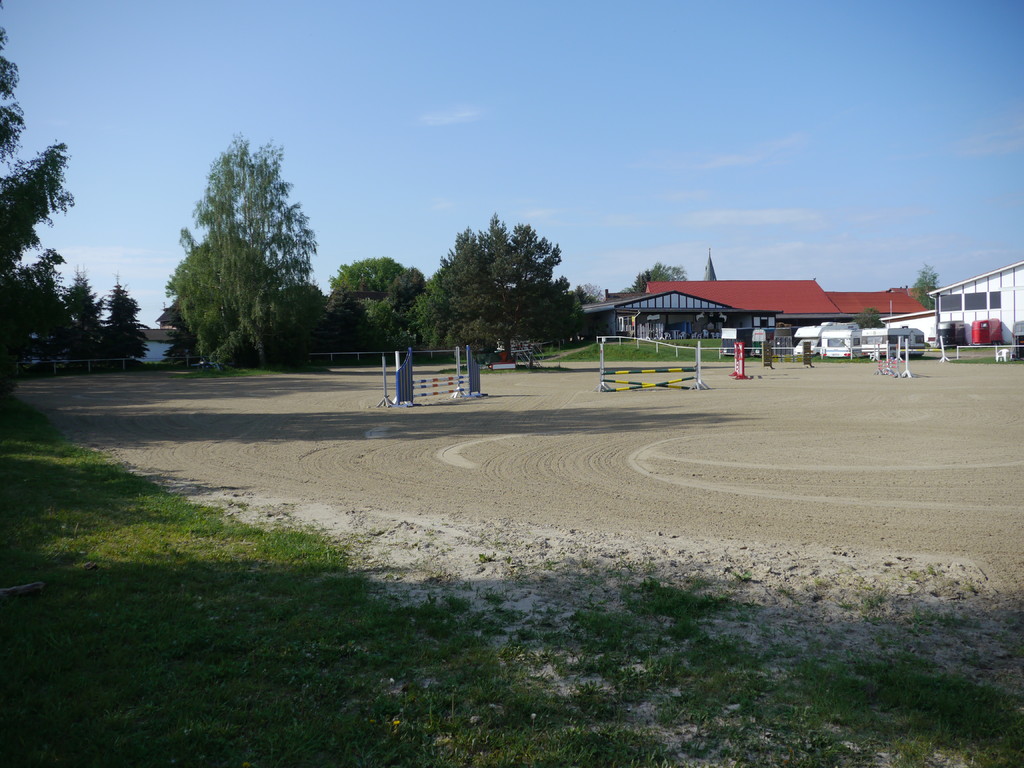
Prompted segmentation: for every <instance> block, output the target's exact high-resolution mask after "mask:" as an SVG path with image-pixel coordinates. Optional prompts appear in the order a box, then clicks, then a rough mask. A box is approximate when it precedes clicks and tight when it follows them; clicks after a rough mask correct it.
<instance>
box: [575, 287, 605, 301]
mask: <svg viewBox="0 0 1024 768" xmlns="http://www.w3.org/2000/svg"><path fill="white" fill-rule="evenodd" d="M575 293H576V299H577V300H578V301H579V303H580V304H597V303H598V302H599V301H604V289H603V288H601V286H599V285H594V284H593V283H584V284H583V285H577V286H576V290H575Z"/></svg>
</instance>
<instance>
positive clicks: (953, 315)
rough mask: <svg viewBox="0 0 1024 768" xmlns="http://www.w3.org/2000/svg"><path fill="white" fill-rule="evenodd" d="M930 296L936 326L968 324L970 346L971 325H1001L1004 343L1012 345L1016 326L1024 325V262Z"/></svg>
mask: <svg viewBox="0 0 1024 768" xmlns="http://www.w3.org/2000/svg"><path fill="white" fill-rule="evenodd" d="M928 295H929V296H933V297H934V298H935V321H936V323H938V324H939V325H940V326H941V324H942V323H948V322H961V323H964V325H965V326H966V332H967V343H968V344H969V343H970V342H971V338H970V333H971V325H972V323H974V322H976V321H980V320H991V321H993V323H992V325H993V327H996V326H997V324H998V327H999V329H1000V330H1001V334H1000V336H1001V338H1002V343H1004V344H1006V343H1012V340H1013V333H1014V325H1015V324H1017V323H1024V261H1018V262H1017V263H1016V264H1010V265H1008V266H1005V267H1001V268H999V269H994V270H992V271H991V272H986V273H985V274H983V275H978V276H976V277H971V278H968V279H967V280H961V281H960V282H959V283H953V284H952V285H947V286H946V287H944V288H939V289H937V290H934V291H929V294H928ZM1017 329H1018V330H1020V329H1021V326H1019V325H1018V326H1017Z"/></svg>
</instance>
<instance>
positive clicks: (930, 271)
mask: <svg viewBox="0 0 1024 768" xmlns="http://www.w3.org/2000/svg"><path fill="white" fill-rule="evenodd" d="M938 287H939V273H938V272H936V271H935V268H934V267H932V266H931V265H930V264H925V265H924V266H923V267H921V270H920V271H919V272H918V273H917V282H915V283H914V284H913V285H912V286H911V287H910V295H911V296H913V297H914V298H915V299H917V300H918V301H919V302H921V304H922V305H923V306H924V307H925V309H935V299H934V298H933V297H931V296H929V295H928V292H929V291H934V290H935V289H936V288H938Z"/></svg>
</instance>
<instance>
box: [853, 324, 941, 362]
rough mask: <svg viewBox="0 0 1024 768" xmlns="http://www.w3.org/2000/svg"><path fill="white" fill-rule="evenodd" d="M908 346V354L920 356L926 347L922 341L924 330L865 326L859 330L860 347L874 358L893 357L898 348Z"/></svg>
mask: <svg viewBox="0 0 1024 768" xmlns="http://www.w3.org/2000/svg"><path fill="white" fill-rule="evenodd" d="M908 346H909V349H910V354H911V355H914V356H920V355H923V354H924V353H925V350H926V349H928V345H927V344H925V342H924V331H920V330H918V329H917V328H907V327H903V328H865V329H864V330H862V331H861V332H860V348H861V351H863V353H864V354H865V355H870V356H871V357H873V358H875V359H876V360H877V359H878V358H881V357H886V356H887V355H888V356H889V357H895V356H896V352H897V351H898V350H905V349H907V348H908Z"/></svg>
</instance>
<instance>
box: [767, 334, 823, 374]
mask: <svg viewBox="0 0 1024 768" xmlns="http://www.w3.org/2000/svg"><path fill="white" fill-rule="evenodd" d="M761 361H762V363H764V367H765V368H771V369H772V370H775V366H774V365H773V363H803V364H804V367H806V368H813V367H814V353H813V352H811V342H809V341H803V342H801V343H800V346H799V347H793V351H792V352H791V353H790V354H788V355H787V354H781V355H780V354H777V353H776V349H775V342H774V341H772V340H771V339H769V340H766V341H765V342H764V344H763V345H762V346H761Z"/></svg>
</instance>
